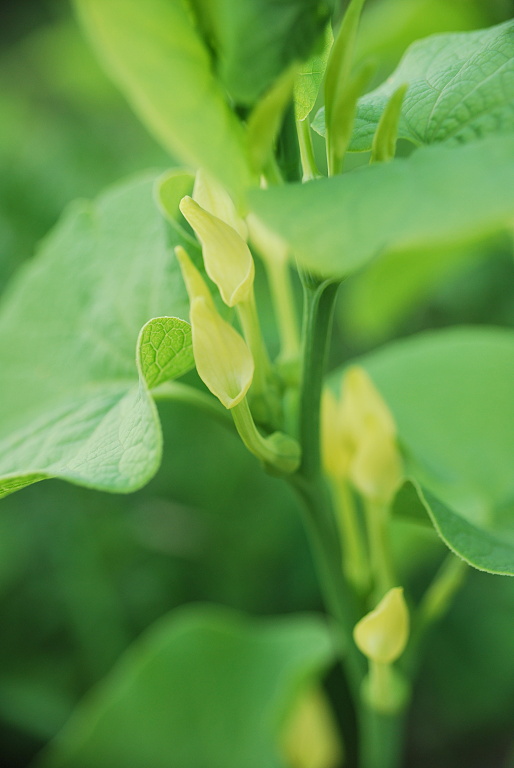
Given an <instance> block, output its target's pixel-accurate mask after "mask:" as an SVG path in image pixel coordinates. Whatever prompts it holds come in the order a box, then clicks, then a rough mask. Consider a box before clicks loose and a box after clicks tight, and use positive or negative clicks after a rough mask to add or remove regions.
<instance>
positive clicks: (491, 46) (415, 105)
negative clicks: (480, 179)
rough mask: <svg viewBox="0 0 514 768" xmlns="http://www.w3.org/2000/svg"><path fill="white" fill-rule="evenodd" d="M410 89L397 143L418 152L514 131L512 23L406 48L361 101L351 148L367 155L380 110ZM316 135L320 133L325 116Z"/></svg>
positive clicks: (438, 37)
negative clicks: (396, 94) (427, 146)
mask: <svg viewBox="0 0 514 768" xmlns="http://www.w3.org/2000/svg"><path fill="white" fill-rule="evenodd" d="M403 83H407V84H408V85H409V89H408V92H407V95H406V97H405V100H404V103H403V108H402V116H401V119H400V125H399V131H398V137H399V138H402V139H407V140H409V141H411V142H413V143H414V144H416V145H417V146H420V145H423V144H433V143H436V142H441V141H445V142H451V143H453V144H461V143H465V142H468V141H472V140H474V139H477V138H481V137H483V136H487V135H488V134H491V133H508V132H511V131H512V130H513V129H514V21H507V22H505V23H503V24H499V25H498V26H495V27H491V28H489V29H484V30H478V31H474V32H460V33H454V34H443V35H434V36H433V37H428V38H426V39H425V40H420V41H418V42H416V43H414V44H413V45H411V46H410V48H409V49H408V50H407V52H406V54H405V56H404V57H403V59H402V60H401V62H400V64H399V66H398V68H397V69H396V71H395V72H394V73H393V74H392V75H391V77H389V78H388V79H387V80H386V82H385V83H384V84H383V85H381V86H380V87H379V88H377V89H376V90H374V91H372V92H371V93H369V94H367V95H366V96H364V97H363V98H362V99H361V100H360V103H359V109H358V113H357V118H356V122H355V128H354V134H353V139H352V142H351V145H350V150H351V151H354V152H362V151H366V150H369V149H371V145H372V142H373V135H374V133H375V130H376V127H377V125H378V122H379V120H380V116H381V114H382V112H383V111H384V108H385V106H386V104H387V102H388V100H389V99H390V97H391V96H392V94H393V93H394V91H395V90H396V89H397V88H398V87H399V86H400V85H402V84H403ZM315 129H316V130H317V131H318V132H320V133H322V135H323V134H324V126H323V115H322V114H321V115H320V114H318V115H317V117H316V121H315Z"/></svg>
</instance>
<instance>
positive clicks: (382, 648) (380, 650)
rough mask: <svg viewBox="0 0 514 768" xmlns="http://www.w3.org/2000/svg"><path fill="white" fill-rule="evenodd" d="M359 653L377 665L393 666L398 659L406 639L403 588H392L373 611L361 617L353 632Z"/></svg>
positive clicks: (405, 610)
mask: <svg viewBox="0 0 514 768" xmlns="http://www.w3.org/2000/svg"><path fill="white" fill-rule="evenodd" d="M353 637H354V640H355V643H356V645H357V647H358V648H359V650H360V651H362V653H363V654H364V655H365V656H367V657H368V659H371V661H374V662H377V663H379V664H392V663H393V661H396V659H398V658H399V657H400V656H401V655H402V653H403V651H404V650H405V646H406V645H407V640H408V638H409V612H408V609H407V605H406V603H405V599H404V597H403V588H402V587H393V589H390V590H389V592H387V594H386V595H385V596H384V597H383V598H382V600H381V601H380V603H379V604H378V605H377V607H376V608H375V610H374V611H371V613H368V614H367V615H366V616H364V617H363V618H362V619H361V620H360V621H359V622H358V624H356V625H355V628H354V630H353Z"/></svg>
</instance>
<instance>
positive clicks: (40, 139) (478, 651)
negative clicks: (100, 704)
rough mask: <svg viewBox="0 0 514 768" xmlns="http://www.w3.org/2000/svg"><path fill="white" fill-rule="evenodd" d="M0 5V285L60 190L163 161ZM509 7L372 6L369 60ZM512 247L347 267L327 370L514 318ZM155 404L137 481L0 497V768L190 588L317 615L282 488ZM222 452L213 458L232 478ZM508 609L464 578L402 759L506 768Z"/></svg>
mask: <svg viewBox="0 0 514 768" xmlns="http://www.w3.org/2000/svg"><path fill="white" fill-rule="evenodd" d="M1 12H2V17H3V23H2V25H1V26H0V42H1V57H0V115H1V119H0V292H1V291H3V289H4V288H5V286H6V285H7V283H8V280H9V278H10V276H11V275H12V274H13V273H14V272H15V271H16V270H17V269H18V268H19V267H20V266H21V265H22V263H23V262H24V261H25V260H27V259H30V257H31V256H32V254H33V252H34V248H35V246H36V244H37V242H38V240H39V239H40V238H41V237H42V236H43V235H44V234H45V233H46V232H47V231H48V229H49V228H50V227H51V226H52V225H53V224H54V223H55V222H56V220H57V219H58V217H59V214H60V212H61V211H62V209H63V208H64V207H65V206H66V204H67V203H68V202H69V201H71V200H72V199H74V198H76V197H92V196H95V195H96V194H97V193H98V192H100V191H101V190H102V189H103V188H104V187H105V186H106V185H108V184H109V183H111V182H114V181H116V180H118V179H120V178H121V177H123V176H125V175H127V174H131V173H134V172H137V171H139V170H143V169H145V168H148V167H155V168H165V167H167V166H169V165H170V158H169V157H167V156H166V155H165V154H164V152H163V151H162V150H161V149H160V148H159V147H158V146H157V145H155V144H154V143H153V141H152V139H151V138H149V136H148V135H147V134H146V132H145V130H144V128H143V127H141V126H140V124H139V123H138V122H137V120H136V118H135V117H133V115H132V114H131V112H130V110H129V108H128V107H127V106H126V105H125V103H124V101H123V99H122V97H121V96H120V95H119V94H118V93H117V92H116V90H115V89H114V87H113V86H111V85H110V83H109V82H108V81H107V79H106V78H105V76H104V75H103V74H102V72H101V70H100V68H99V66H98V65H97V63H96V62H95V60H94V58H93V56H92V54H91V53H90V51H89V49H88V47H87V44H86V42H85V41H84V40H83V38H82V36H81V32H80V30H79V29H78V27H77V25H76V23H75V21H74V19H73V18H72V15H71V12H70V10H69V8H68V7H67V5H66V4H64V3H62V2H57V1H56V2H50V1H48V2H45V0H36V2H24V3H15V2H11V3H3V4H2V11H1ZM513 12H514V8H513V5H512V2H510V0H487V2H486V1H485V0H375V1H374V2H373V1H372V0H369V3H368V8H367V11H366V14H365V18H364V22H363V29H362V41H361V54H362V55H368V54H370V53H371V54H376V55H377V56H379V57H380V61H381V62H382V68H381V70H380V73H379V75H378V76H377V77H378V81H379V80H381V79H383V77H385V76H387V74H388V72H390V71H391V70H392V69H393V68H394V66H395V65H396V63H397V61H398V59H399V58H400V56H401V54H402V52H403V50H404V49H405V47H406V46H407V45H408V44H409V42H410V41H411V40H413V39H415V38H418V37H422V36H424V35H426V34H429V33H432V32H436V31H444V30H458V29H462V30H464V29H472V28H478V27H481V26H488V25H490V24H493V23H497V22H499V21H502V20H504V19H507V18H510V17H512V15H513ZM508 246H509V244H508V243H506V242H504V241H498V242H495V243H493V244H489V245H488V246H487V248H485V247H484V248H482V249H477V252H476V255H475V257H474V258H473V259H472V260H470V259H469V257H468V258H466V260H463V259H462V256H461V254H459V253H451V254H447V253H444V254H434V259H433V261H431V262H430V268H429V269H427V268H426V265H425V266H424V267H422V266H420V267H419V268H418V271H417V272H413V271H412V269H411V270H408V269H405V270H404V269H403V266H402V265H401V264H400V265H398V264H397V263H392V264H390V265H388V264H385V265H383V266H382V267H381V268H380V269H381V272H377V269H378V268H376V267H370V268H369V269H368V270H366V271H364V272H363V273H362V274H361V275H359V276H357V277H355V278H352V279H351V280H349V281H348V282H347V283H346V284H345V286H344V288H343V290H342V292H341V297H340V302H339V307H338V311H337V322H336V329H335V339H334V343H333V345H332V352H331V358H332V360H331V362H332V364H333V365H334V366H335V365H338V364H340V362H341V361H342V360H343V359H348V358H351V357H354V356H357V355H359V354H360V353H362V352H363V351H367V350H369V349H372V348H374V347H375V346H377V345H378V344H380V343H382V342H384V341H386V340H387V339H390V338H394V337H398V336H405V335H409V334H412V333H414V332H416V331H418V330H421V329H425V328H436V327H443V326H448V325H453V324H459V323H471V324H499V325H508V326H514V279H513V278H514V265H513V262H512V256H511V250H510V249H509V247H508ZM399 274H401V275H402V278H401V279H399V277H398V275H399ZM388 281H389V282H388ZM384 285H386V286H387V290H384ZM370 307H371V308H372V311H371V312H370V309H369V308H370ZM263 314H264V315H267V314H268V315H269V313H266V308H265V307H264V310H263ZM159 410H160V414H161V418H162V422H163V428H164V434H165V454H164V461H163V465H162V467H161V470H160V471H159V473H158V475H157V477H156V478H155V479H154V480H153V481H152V482H151V483H150V484H149V485H148V486H147V487H146V488H145V489H144V490H142V491H140V492H139V493H136V494H134V495H132V496H129V497H116V496H109V495H107V494H101V493H97V492H93V491H87V490H84V489H81V488H75V487H72V486H70V485H66V484H64V483H60V482H57V481H48V482H45V483H42V484H38V485H35V486H32V487H30V488H28V489H26V490H24V491H22V492H20V493H18V494H15V495H14V496H12V497H9V498H7V499H5V500H3V501H2V502H1V503H0V603H1V607H0V611H1V617H2V619H1V622H0V763H1V765H2V766H5V767H6V768H18V767H21V766H25V765H27V764H28V762H29V761H30V759H31V758H32V757H33V755H34V754H36V753H37V751H38V750H39V749H40V748H41V746H42V745H43V744H45V743H46V742H47V741H48V740H49V739H50V738H51V737H52V736H53V735H54V734H55V733H56V732H57V731H58V729H59V728H60V727H61V726H62V724H63V723H64V722H65V721H66V719H67V718H68V716H69V714H70V712H71V710H72V709H73V707H74V705H75V704H76V703H77V701H78V700H79V699H80V698H81V696H82V695H83V694H84V693H85V692H86V691H87V690H88V689H90V688H91V686H92V685H93V684H94V683H95V682H96V681H98V680H100V679H101V678H102V677H103V676H104V675H105V674H106V672H108V670H109V669H111V667H112V665H113V663H114V662H115V661H116V659H117V658H118V657H119V656H120V654H121V653H122V652H123V650H124V649H125V648H126V647H127V646H128V645H129V644H130V643H131V641H132V640H133V639H134V638H136V637H137V636H138V635H139V634H140V633H141V632H142V631H143V630H144V629H145V628H147V627H148V626H150V625H151V624H152V623H153V622H154V621H155V620H157V619H158V618H159V617H161V616H163V615H164V614H165V613H167V612H168V611H169V610H171V609H173V608H175V607H177V606H180V605H183V604H185V603H188V602H191V601H212V602H216V603H221V604H223V605H227V606H232V607H235V608H239V609H242V610H244V611H247V612H249V613H251V614H263V615H269V614H281V613H289V612H293V611H301V610H308V609H314V610H320V609H321V601H320V596H319V592H318V588H317V586H316V580H315V576H314V572H313V567H312V563H311V558H310V554H309V550H308V546H307V543H306V540H305V537H304V533H303V529H302V525H301V519H300V516H299V515H298V512H297V508H296V502H295V499H294V498H293V497H292V495H291V494H290V493H289V492H288V490H287V489H286V488H285V487H282V485H281V484H280V483H279V482H278V481H276V480H273V479H271V478H268V477H265V476H263V475H262V473H261V472H260V470H259V467H258V466H257V464H256V463H255V462H254V460H253V459H252V458H251V457H250V456H249V455H247V454H246V453H245V451H244V449H243V448H242V447H241V445H240V444H239V442H238V441H237V440H236V439H235V438H234V437H233V436H232V435H231V434H229V433H228V432H226V431H225V430H224V429H223V427H221V426H219V425H218V424H215V423H211V422H209V421H205V419H204V418H203V417H202V416H200V415H198V414H197V413H195V412H194V411H193V410H191V409H189V408H185V407H182V406H181V407H178V406H176V405H173V404H163V405H160V406H159ZM213 454H214V455H219V454H222V455H223V457H224V461H225V466H226V467H229V468H230V472H229V473H228V472H227V473H225V472H221V471H220V465H219V464H218V463H217V462H213V460H212V456H213ZM397 545H398V548H399V550H402V552H403V560H404V562H405V579H406V581H408V582H409V586H410V589H411V590H412V592H413V594H414V595H416V594H418V593H420V592H421V591H422V589H423V587H424V586H425V585H426V583H427V581H428V579H429V577H430V573H431V572H432V571H433V568H434V567H435V565H436V564H437V563H438V562H439V561H440V560H441V559H442V557H443V556H444V551H443V547H442V545H440V544H439V543H438V542H437V541H436V539H435V534H433V533H432V532H428V531H425V530H424V529H423V530H418V529H416V527H415V526H413V525H409V524H407V523H401V524H400V523H398V524H397ZM513 616H514V580H512V579H508V578H502V577H492V576H487V575H485V574H480V573H478V572H473V573H471V574H470V577H469V579H468V581H467V584H466V586H465V588H464V589H463V591H462V593H461V594H460V595H459V597H458V599H457V601H456V604H455V609H454V610H453V611H452V612H451V615H450V616H449V617H448V618H447V619H446V620H445V621H444V622H443V623H442V625H441V626H440V627H439V628H438V630H437V631H436V632H435V633H434V635H433V636H432V638H431V643H430V644H429V648H428V649H427V655H426V659H425V663H424V664H423V666H422V669H421V675H420V681H419V686H418V689H417V694H416V696H415V701H414V707H413V711H412V714H411V721H410V725H409V745H408V758H407V763H406V764H407V765H409V766H416V768H429V767H432V766H435V765H437V766H438V768H450V767H451V766H452V767H454V766H457V765H458V766H461V765H462V766H464V765H465V766H467V768H499V767H500V766H503V767H504V768H505V767H506V766H508V765H514V757H513V742H512V723H513V722H514V665H513V653H512V647H513V646H512V643H513V621H514V620H513ZM340 682H341V681H340V679H339V674H338V673H337V672H334V673H332V675H331V677H330V678H329V681H328V684H329V690H330V691H331V693H332V695H333V698H334V703H335V705H336V710H337V711H338V715H339V716H340V717H341V719H344V717H345V707H346V699H345V696H344V692H343V694H341V692H340V690H341V685H340ZM349 752H350V754H351V745H349ZM509 755H510V758H509ZM509 759H511V761H512V762H511V763H509V762H508V761H509ZM113 768H116V767H113Z"/></svg>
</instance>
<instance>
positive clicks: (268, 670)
mask: <svg viewBox="0 0 514 768" xmlns="http://www.w3.org/2000/svg"><path fill="white" fill-rule="evenodd" d="M332 656H333V648H332V644H331V638H330V634H329V632H328V630H327V626H326V624H325V623H324V622H323V621H322V620H321V619H318V618H316V617H312V616H311V617H309V616H296V617H293V616H290V617H287V618H279V619H268V620H252V619H247V618H245V617H243V616H242V615H240V614H237V613H235V612H232V611H229V610H227V609H223V608H217V607H214V606H195V607H187V608H182V609H180V610H179V611H176V612H174V613H172V614H170V615H168V616H167V617H165V618H164V619H162V620H161V621H160V622H159V623H158V624H157V625H155V626H154V627H153V628H151V629H150V631H148V632H147V633H146V635H145V636H144V637H143V638H141V639H140V640H138V641H137V642H136V643H134V645H133V646H132V647H131V648H130V649H129V651H128V652H127V653H126V655H125V657H124V658H123V659H122V660H121V661H120V663H119V664H118V665H117V666H116V667H115V669H114V670H113V671H112V673H111V674H110V675H109V676H108V677H107V678H106V679H105V680H104V681H103V683H102V684H101V685H100V686H99V687H98V688H97V689H96V690H95V691H93V693H92V694H90V695H89V696H88V697H86V699H85V700H84V701H83V702H82V703H81V704H80V705H79V707H78V709H77V710H76V712H75V714H74V715H73V716H72V718H71V720H70V721H69V722H68V724H67V725H66V726H65V728H64V729H63V731H61V733H60V734H59V735H58V736H57V738H56V740H55V741H54V743H53V744H52V745H51V746H50V747H49V749H47V750H46V751H45V753H44V755H43V759H42V760H41V761H39V762H38V765H39V766H42V767H43V766H44V768H67V767H68V766H69V767H70V768H71V766H72V767H73V768H91V766H93V765H94V766H95V767H96V768H113V766H123V768H141V766H145V768H170V766H177V768H178V767H179V766H180V768H200V767H202V768H203V766H205V768H207V766H208V768H242V766H244V768H263V766H266V768H268V767H269V768H285V766H284V762H283V760H282V758H281V756H280V755H279V754H278V746H277V744H278V737H279V734H280V729H281V726H282V725H283V723H284V720H285V717H286V716H287V714H288V713H289V712H290V710H291V708H292V707H293V706H294V704H295V701H296V698H297V696H298V694H299V693H300V692H301V691H302V690H305V688H306V686H308V684H309V683H310V682H312V679H313V678H315V677H319V675H320V674H321V673H322V671H323V670H324V669H325V668H326V666H327V665H328V663H329V662H330V661H331V659H332Z"/></svg>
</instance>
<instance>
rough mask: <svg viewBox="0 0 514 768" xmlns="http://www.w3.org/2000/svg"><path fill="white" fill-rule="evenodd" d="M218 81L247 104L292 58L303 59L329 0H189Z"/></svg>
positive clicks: (319, 30) (321, 25) (320, 27)
mask: <svg viewBox="0 0 514 768" xmlns="http://www.w3.org/2000/svg"><path fill="white" fill-rule="evenodd" d="M190 2H191V5H192V6H193V8H194V9H195V10H196V13H197V18H198V22H199V25H200V26H201V27H203V29H204V34H205V37H206V39H207V40H208V43H209V45H210V46H211V47H212V49H213V50H214V64H215V68H216V72H217V75H218V77H219V79H220V81H221V82H222V83H223V84H224V86H225V87H226V89H227V91H228V92H229V93H230V95H231V96H232V98H233V99H234V100H235V101H236V102H237V103H239V104H243V105H245V106H250V105H252V104H253V103H255V102H256V101H257V99H258V98H259V97H260V96H262V95H263V94H264V92H265V91H266V90H267V89H268V88H269V87H270V86H271V85H272V83H273V82H274V81H275V80H276V78H277V77H278V76H279V75H280V74H281V73H282V72H283V71H284V70H285V69H286V68H287V67H288V66H289V65H290V64H291V63H292V62H294V61H298V60H303V59H306V58H307V57H308V56H309V54H310V53H311V51H312V48H313V47H314V44H315V43H316V41H317V38H318V37H319V35H320V34H321V33H322V30H323V28H324V26H325V24H326V22H327V19H328V14H329V11H330V10H331V6H332V5H333V3H332V0H283V2H280V3H276V2H273V0H246V1H245V2H239V0H190Z"/></svg>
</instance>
